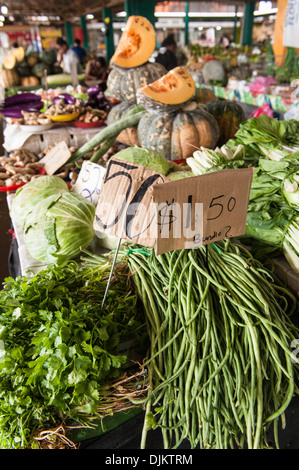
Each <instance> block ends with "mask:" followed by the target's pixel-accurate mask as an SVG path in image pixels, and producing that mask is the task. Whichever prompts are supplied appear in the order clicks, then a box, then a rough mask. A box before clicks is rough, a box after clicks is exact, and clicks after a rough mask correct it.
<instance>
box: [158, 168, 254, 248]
mask: <svg viewBox="0 0 299 470" xmlns="http://www.w3.org/2000/svg"><path fill="white" fill-rule="evenodd" d="M253 172H254V168H244V169H238V170H221V171H215V172H212V173H207V174H205V175H201V176H195V177H192V178H188V179H186V180H178V181H173V182H171V183H166V184H163V185H159V186H155V187H154V188H153V201H154V204H155V205H156V213H157V221H156V223H157V239H156V242H157V243H156V253H157V254H162V253H165V252H167V251H173V250H180V249H184V248H189V249H190V248H198V247H200V246H202V245H207V244H208V243H212V242H216V241H218V240H221V239H224V238H231V237H236V236H239V235H244V234H245V228H246V219H247V209H248V201H249V193H250V188H251V184H252V178H253Z"/></svg>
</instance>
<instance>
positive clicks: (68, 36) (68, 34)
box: [64, 21, 73, 46]
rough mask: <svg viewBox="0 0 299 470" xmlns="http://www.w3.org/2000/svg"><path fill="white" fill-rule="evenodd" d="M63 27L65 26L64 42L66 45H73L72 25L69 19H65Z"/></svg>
mask: <svg viewBox="0 0 299 470" xmlns="http://www.w3.org/2000/svg"><path fill="white" fill-rule="evenodd" d="M64 27H65V35H66V42H67V44H68V46H72V45H73V32H72V25H71V23H70V22H69V21H66V22H65V24H64Z"/></svg>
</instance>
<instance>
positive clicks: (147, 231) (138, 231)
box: [93, 158, 169, 248]
mask: <svg viewBox="0 0 299 470" xmlns="http://www.w3.org/2000/svg"><path fill="white" fill-rule="evenodd" d="M166 181H169V179H168V178H166V177H165V176H163V175H161V174H160V173H156V172H155V171H152V170H149V169H148V168H145V167H144V166H142V165H138V164H136V163H130V162H124V161H120V160H117V159H113V158H111V159H110V160H109V163H108V166H107V170H106V174H105V177H104V180H103V184H102V187H101V190H100V194H99V198H98V205H97V208H96V213H95V219H94V224H93V226H94V229H95V230H96V231H99V232H104V233H106V234H108V235H113V236H115V237H118V238H124V239H126V240H129V241H131V242H133V243H137V244H140V245H143V246H147V247H150V248H153V247H154V246H155V243H156V213H155V205H154V204H153V193H152V188H153V187H155V186H158V185H161V184H162V183H165V182H166Z"/></svg>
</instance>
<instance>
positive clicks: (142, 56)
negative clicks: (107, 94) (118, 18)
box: [110, 15, 156, 68]
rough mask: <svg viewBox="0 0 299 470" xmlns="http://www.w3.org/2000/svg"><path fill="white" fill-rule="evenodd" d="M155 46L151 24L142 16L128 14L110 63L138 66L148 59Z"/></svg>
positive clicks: (153, 30)
mask: <svg viewBox="0 0 299 470" xmlns="http://www.w3.org/2000/svg"><path fill="white" fill-rule="evenodd" d="M155 47H156V33H155V29H154V27H153V25H152V24H151V22H150V21H148V20H147V19H146V18H144V17H143V16H137V15H134V16H130V17H129V18H128V21H127V23H126V26H125V30H124V31H123V33H122V35H121V38H120V40H119V43H118V45H117V47H116V50H115V52H114V54H113V56H112V57H111V60H110V63H111V64H115V65H117V66H118V67H124V68H131V67H138V66H139V65H142V64H144V63H145V62H147V61H148V59H149V58H150V56H151V55H152V53H153V52H154V50H155Z"/></svg>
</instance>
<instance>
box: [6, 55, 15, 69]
mask: <svg viewBox="0 0 299 470" xmlns="http://www.w3.org/2000/svg"><path fill="white" fill-rule="evenodd" d="M16 64H17V59H16V57H15V56H14V55H13V54H7V55H6V56H5V57H4V60H3V67H4V68H5V69H6V70H12V69H13V68H15V66H16Z"/></svg>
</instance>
